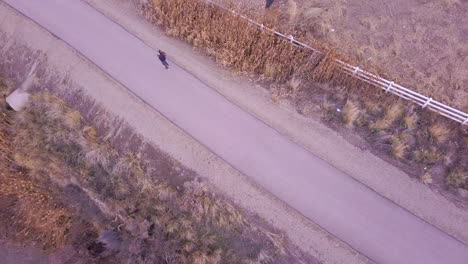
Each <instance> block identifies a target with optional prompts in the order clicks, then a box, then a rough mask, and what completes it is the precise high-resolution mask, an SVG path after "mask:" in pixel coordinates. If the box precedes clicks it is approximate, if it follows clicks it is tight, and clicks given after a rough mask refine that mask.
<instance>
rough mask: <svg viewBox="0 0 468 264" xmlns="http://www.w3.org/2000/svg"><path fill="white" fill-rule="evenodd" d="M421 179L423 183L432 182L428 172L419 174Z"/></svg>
mask: <svg viewBox="0 0 468 264" xmlns="http://www.w3.org/2000/svg"><path fill="white" fill-rule="evenodd" d="M421 181H422V182H423V183H424V184H431V183H432V181H433V180H432V175H431V173H430V172H425V173H424V174H423V175H422V176H421Z"/></svg>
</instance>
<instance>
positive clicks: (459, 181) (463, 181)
mask: <svg viewBox="0 0 468 264" xmlns="http://www.w3.org/2000/svg"><path fill="white" fill-rule="evenodd" d="M445 181H446V183H447V185H448V186H451V187H454V188H464V189H467V190H468V171H467V170H466V169H464V168H462V167H458V168H456V169H455V170H453V171H452V172H451V173H449V175H448V176H447V178H446V179H445Z"/></svg>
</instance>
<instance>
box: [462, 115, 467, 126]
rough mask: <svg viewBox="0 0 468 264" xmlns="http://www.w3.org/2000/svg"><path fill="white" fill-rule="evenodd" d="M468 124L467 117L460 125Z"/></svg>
mask: <svg viewBox="0 0 468 264" xmlns="http://www.w3.org/2000/svg"><path fill="white" fill-rule="evenodd" d="M466 124H468V117H467V118H466V119H465V121H463V123H462V125H466Z"/></svg>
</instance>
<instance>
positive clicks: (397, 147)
mask: <svg viewBox="0 0 468 264" xmlns="http://www.w3.org/2000/svg"><path fill="white" fill-rule="evenodd" d="M391 142H392V156H393V157H394V158H397V159H400V160H403V159H405V158H406V154H407V149H408V146H407V144H406V135H405V134H401V135H396V136H393V137H392V138H391Z"/></svg>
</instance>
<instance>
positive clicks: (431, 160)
mask: <svg viewBox="0 0 468 264" xmlns="http://www.w3.org/2000/svg"><path fill="white" fill-rule="evenodd" d="M442 158H443V156H442V154H441V153H440V151H439V150H438V149H437V148H436V147H434V146H432V147H430V148H422V149H419V150H416V151H415V152H414V159H415V160H416V161H417V162H419V163H422V164H427V165H429V164H435V163H437V162H439V161H441V160H442Z"/></svg>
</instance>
